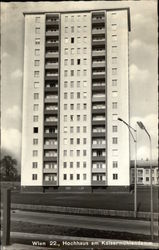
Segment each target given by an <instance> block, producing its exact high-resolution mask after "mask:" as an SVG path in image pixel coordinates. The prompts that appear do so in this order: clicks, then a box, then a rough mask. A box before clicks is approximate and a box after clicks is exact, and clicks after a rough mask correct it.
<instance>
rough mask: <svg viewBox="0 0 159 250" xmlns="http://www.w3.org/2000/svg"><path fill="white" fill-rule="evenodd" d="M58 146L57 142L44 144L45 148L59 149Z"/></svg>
mask: <svg viewBox="0 0 159 250" xmlns="http://www.w3.org/2000/svg"><path fill="white" fill-rule="evenodd" d="M57 148H58V145H57V144H50V145H46V144H44V149H57ZM56 157H57V156H56Z"/></svg>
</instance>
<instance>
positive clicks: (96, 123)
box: [92, 118, 106, 126]
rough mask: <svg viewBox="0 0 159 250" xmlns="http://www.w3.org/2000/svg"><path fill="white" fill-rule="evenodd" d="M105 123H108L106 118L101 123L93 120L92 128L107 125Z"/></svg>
mask: <svg viewBox="0 0 159 250" xmlns="http://www.w3.org/2000/svg"><path fill="white" fill-rule="evenodd" d="M105 122H106V118H105V120H102V121H101V120H99V121H94V120H92V126H94V125H96V126H98V125H99V126H101V125H103V126H104V125H105Z"/></svg>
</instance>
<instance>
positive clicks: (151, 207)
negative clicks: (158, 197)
mask: <svg viewBox="0 0 159 250" xmlns="http://www.w3.org/2000/svg"><path fill="white" fill-rule="evenodd" d="M137 124H138V126H139V127H140V128H141V129H143V130H144V131H145V132H146V134H147V135H148V138H149V143H150V186H151V194H150V213H151V225H150V231H151V240H152V241H153V235H154V228H153V187H152V141H151V136H150V134H149V132H148V131H147V129H146V128H145V126H144V124H143V123H142V122H141V121H138V122H137Z"/></svg>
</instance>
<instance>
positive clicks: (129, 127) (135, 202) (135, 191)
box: [118, 118, 137, 218]
mask: <svg viewBox="0 0 159 250" xmlns="http://www.w3.org/2000/svg"><path fill="white" fill-rule="evenodd" d="M118 121H120V122H123V123H124V124H125V125H126V126H127V128H128V129H129V132H130V134H131V136H132V138H133V141H134V145H135V164H134V177H135V178H134V179H135V180H134V217H135V218H136V216H137V167H136V162H137V130H136V129H134V128H132V127H131V126H130V125H129V124H128V123H127V122H125V121H124V120H123V119H121V118H118ZM131 130H133V131H134V132H135V134H136V136H135V137H134V135H133V133H132V131H131Z"/></svg>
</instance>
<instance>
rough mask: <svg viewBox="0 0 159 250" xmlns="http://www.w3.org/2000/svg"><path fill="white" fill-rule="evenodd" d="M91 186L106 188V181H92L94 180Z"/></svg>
mask: <svg viewBox="0 0 159 250" xmlns="http://www.w3.org/2000/svg"><path fill="white" fill-rule="evenodd" d="M92 186H106V181H94V180H92Z"/></svg>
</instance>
